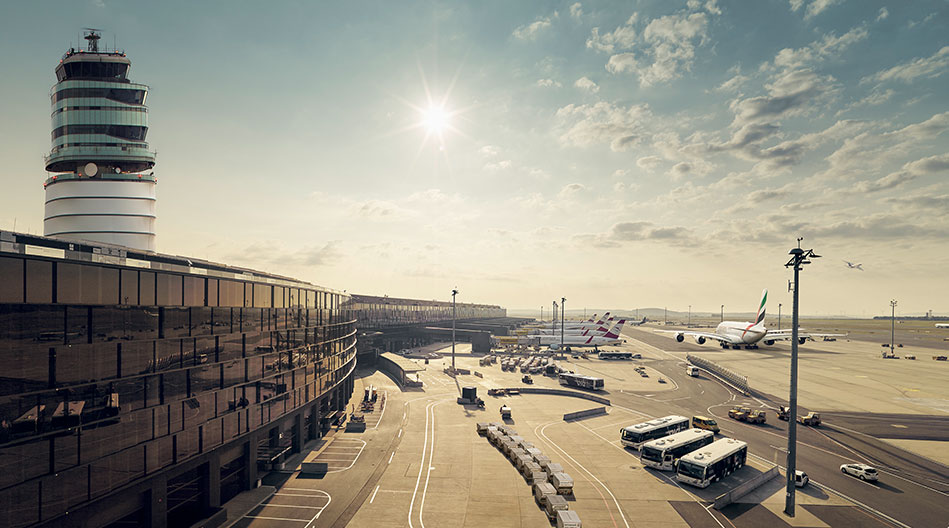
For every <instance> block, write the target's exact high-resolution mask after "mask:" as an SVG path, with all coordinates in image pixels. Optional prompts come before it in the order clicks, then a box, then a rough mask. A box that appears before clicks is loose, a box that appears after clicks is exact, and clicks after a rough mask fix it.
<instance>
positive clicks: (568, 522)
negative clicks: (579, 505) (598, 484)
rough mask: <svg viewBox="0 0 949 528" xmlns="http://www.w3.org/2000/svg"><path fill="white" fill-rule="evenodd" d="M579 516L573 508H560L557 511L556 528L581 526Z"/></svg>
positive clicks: (576, 527) (577, 527)
mask: <svg viewBox="0 0 949 528" xmlns="http://www.w3.org/2000/svg"><path fill="white" fill-rule="evenodd" d="M582 526H583V524H582V523H581V522H580V516H579V515H577V512H575V511H573V510H560V511H558V512H557V528H581V527H582Z"/></svg>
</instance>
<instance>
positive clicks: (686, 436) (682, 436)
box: [639, 429, 715, 471]
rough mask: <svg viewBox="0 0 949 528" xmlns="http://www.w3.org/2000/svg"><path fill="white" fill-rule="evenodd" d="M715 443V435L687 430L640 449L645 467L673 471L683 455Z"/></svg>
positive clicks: (647, 443)
mask: <svg viewBox="0 0 949 528" xmlns="http://www.w3.org/2000/svg"><path fill="white" fill-rule="evenodd" d="M714 441H715V433H713V432H711V431H705V430H702V429H686V430H685V431H679V432H678V433H675V434H672V435H669V436H667V437H665V438H658V439H656V440H651V441H649V442H646V443H645V444H643V446H642V447H640V448H639V460H640V461H641V462H642V463H643V465H645V466H648V467H651V468H655V469H661V470H663V471H672V470H673V469H675V464H676V462H678V460H679V459H680V458H681V457H682V455H685V454H688V453H691V452H692V451H695V450H696V449H700V448H702V447H705V446H707V445H709V444H711V443H712V442H714Z"/></svg>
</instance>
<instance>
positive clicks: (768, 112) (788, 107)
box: [730, 70, 834, 126]
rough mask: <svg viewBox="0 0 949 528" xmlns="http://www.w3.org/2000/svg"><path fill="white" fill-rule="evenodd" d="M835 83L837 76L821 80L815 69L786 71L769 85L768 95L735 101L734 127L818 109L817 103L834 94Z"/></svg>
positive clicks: (732, 106) (732, 107)
mask: <svg viewBox="0 0 949 528" xmlns="http://www.w3.org/2000/svg"><path fill="white" fill-rule="evenodd" d="M833 83H834V78H833V77H831V76H825V77H821V76H819V75H817V74H816V73H814V72H813V71H811V70H793V71H789V72H784V73H782V74H781V75H779V76H778V77H777V78H776V79H775V80H774V82H772V83H771V84H768V85H765V88H767V89H768V95H766V96H757V97H750V98H747V99H735V100H734V101H732V103H731V105H730V106H731V109H732V111H734V112H735V121H734V124H735V125H737V126H742V125H744V124H747V123H762V122H767V121H774V120H779V119H781V118H784V117H790V116H794V115H799V114H802V113H804V112H805V111H807V110H809V109H814V107H815V106H816V105H815V103H817V102H818V101H820V100H821V99H822V98H823V97H824V96H827V95H829V94H831V93H832V92H833V86H834V85H833Z"/></svg>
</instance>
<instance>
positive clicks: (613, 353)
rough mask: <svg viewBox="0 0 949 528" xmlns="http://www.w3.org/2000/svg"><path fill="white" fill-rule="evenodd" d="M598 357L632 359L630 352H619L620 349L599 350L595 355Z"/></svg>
mask: <svg viewBox="0 0 949 528" xmlns="http://www.w3.org/2000/svg"><path fill="white" fill-rule="evenodd" d="M596 357H597V358H598V359H633V353H632V352H620V351H615V350H611V351H606V350H601V351H600V352H599V353H598V354H597V356H596Z"/></svg>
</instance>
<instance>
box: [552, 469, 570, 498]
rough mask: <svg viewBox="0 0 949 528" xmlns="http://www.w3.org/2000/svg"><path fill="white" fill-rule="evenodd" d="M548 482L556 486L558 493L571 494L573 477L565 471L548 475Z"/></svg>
mask: <svg viewBox="0 0 949 528" xmlns="http://www.w3.org/2000/svg"><path fill="white" fill-rule="evenodd" d="M550 483H551V484H553V485H554V487H555V488H557V493H559V494H560V495H573V477H571V476H570V475H568V474H567V473H564V472H562V471H561V472H560V473H554V474H553V475H551V476H550Z"/></svg>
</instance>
